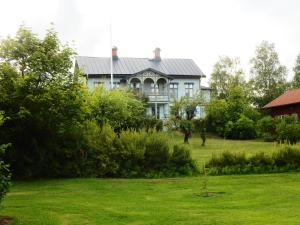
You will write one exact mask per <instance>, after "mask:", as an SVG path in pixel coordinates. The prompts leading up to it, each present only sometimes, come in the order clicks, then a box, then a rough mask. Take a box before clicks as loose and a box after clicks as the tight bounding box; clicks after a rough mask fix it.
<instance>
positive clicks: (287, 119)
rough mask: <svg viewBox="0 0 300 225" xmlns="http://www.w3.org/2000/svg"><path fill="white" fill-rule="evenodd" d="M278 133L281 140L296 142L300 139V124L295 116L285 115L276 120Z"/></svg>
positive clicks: (290, 142)
mask: <svg viewBox="0 0 300 225" xmlns="http://www.w3.org/2000/svg"><path fill="white" fill-rule="evenodd" d="M276 133H277V139H278V141H279V142H281V143H284V142H287V143H288V144H291V145H293V144H296V143H297V141H298V140H299V139H300V124H299V123H298V122H297V119H296V118H295V117H294V116H284V117H283V118H279V119H277V121H276Z"/></svg>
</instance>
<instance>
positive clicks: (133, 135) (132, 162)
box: [114, 131, 147, 177]
mask: <svg viewBox="0 0 300 225" xmlns="http://www.w3.org/2000/svg"><path fill="white" fill-rule="evenodd" d="M146 139H147V134H146V132H144V131H140V132H132V131H124V132H122V133H121V135H120V137H119V138H116V139H115V143H114V146H115V148H116V150H117V153H118V155H117V157H116V158H117V163H118V165H119V172H118V175H119V176H121V177H138V176H141V174H142V173H143V161H144V155H145V142H146Z"/></svg>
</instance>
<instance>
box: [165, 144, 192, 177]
mask: <svg viewBox="0 0 300 225" xmlns="http://www.w3.org/2000/svg"><path fill="white" fill-rule="evenodd" d="M170 165H171V167H172V169H173V170H174V171H175V172H177V173H179V174H186V175H191V174H195V173H198V168H197V165H196V162H195V161H194V160H193V159H192V157H191V154H190V151H189V149H188V148H187V147H186V146H178V145H175V146H174V147H173V153H172V155H171V159H170Z"/></svg>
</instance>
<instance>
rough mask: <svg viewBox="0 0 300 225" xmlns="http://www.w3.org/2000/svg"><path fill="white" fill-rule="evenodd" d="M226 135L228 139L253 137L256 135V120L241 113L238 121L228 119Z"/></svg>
mask: <svg viewBox="0 0 300 225" xmlns="http://www.w3.org/2000/svg"><path fill="white" fill-rule="evenodd" d="M224 136H225V137H226V138H228V139H240V140H245V139H253V138H255V137H256V131H255V125H254V121H253V120H251V119H249V118H247V117H246V116H244V115H241V117H240V118H239V119H238V120H237V121H236V122H232V121H228V122H227V123H226V125H225V132H224Z"/></svg>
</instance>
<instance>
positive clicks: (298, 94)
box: [264, 88, 300, 108]
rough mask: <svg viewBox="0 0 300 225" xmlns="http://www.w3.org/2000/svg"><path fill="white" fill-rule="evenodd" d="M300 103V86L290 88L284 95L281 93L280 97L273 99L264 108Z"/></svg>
mask: <svg viewBox="0 0 300 225" xmlns="http://www.w3.org/2000/svg"><path fill="white" fill-rule="evenodd" d="M296 103H300V88H299V89H295V90H290V91H288V92H286V93H284V94H283V95H280V96H279V97H278V98H275V99H274V100H273V101H271V102H269V103H268V104H267V105H265V106H264V108H272V107H276V106H282V105H290V104H296Z"/></svg>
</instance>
